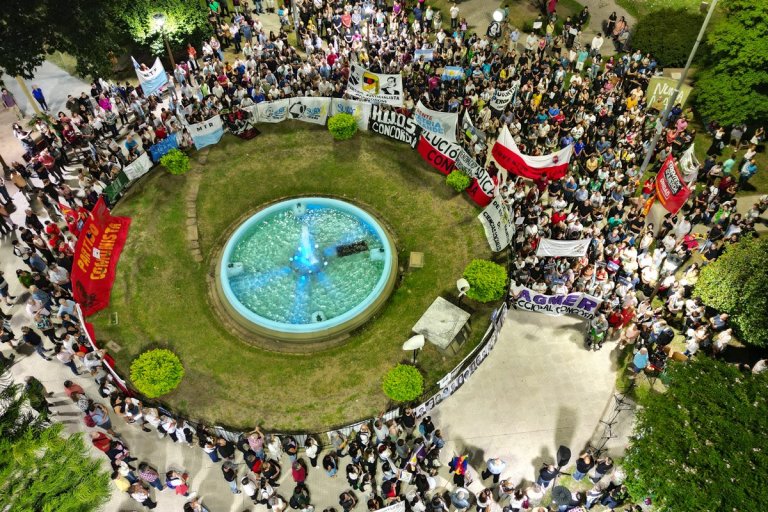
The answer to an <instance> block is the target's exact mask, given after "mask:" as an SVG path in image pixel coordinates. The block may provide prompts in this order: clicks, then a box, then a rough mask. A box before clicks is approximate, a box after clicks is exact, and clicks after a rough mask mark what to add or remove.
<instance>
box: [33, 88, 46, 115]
mask: <svg viewBox="0 0 768 512" xmlns="http://www.w3.org/2000/svg"><path fill="white" fill-rule="evenodd" d="M32 96H33V97H34V98H35V100H37V102H38V103H39V104H40V108H42V109H43V111H45V112H48V111H49V110H50V109H49V108H48V103H47V102H46V101H45V95H44V94H43V90H42V89H41V88H40V86H39V85H33V86H32Z"/></svg>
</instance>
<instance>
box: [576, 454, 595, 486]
mask: <svg viewBox="0 0 768 512" xmlns="http://www.w3.org/2000/svg"><path fill="white" fill-rule="evenodd" d="M594 465H595V462H594V461H593V460H592V455H591V454H590V453H589V452H582V453H581V455H579V458H578V459H576V469H575V470H574V472H573V475H572V476H573V479H574V480H576V481H577V482H578V481H580V480H581V479H582V478H584V476H585V475H586V474H587V473H589V471H590V470H591V469H592V467H593V466H594Z"/></svg>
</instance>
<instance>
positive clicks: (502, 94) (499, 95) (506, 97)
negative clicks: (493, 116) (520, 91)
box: [490, 89, 515, 112]
mask: <svg viewBox="0 0 768 512" xmlns="http://www.w3.org/2000/svg"><path fill="white" fill-rule="evenodd" d="M514 96H515V89H507V90H506V91H499V90H496V92H495V93H494V94H493V98H491V102H490V106H491V108H492V109H494V110H496V111H497V112H503V111H504V109H505V108H507V105H509V103H510V102H511V101H512V98H513V97H514Z"/></svg>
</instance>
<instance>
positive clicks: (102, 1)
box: [0, 0, 124, 78]
mask: <svg viewBox="0 0 768 512" xmlns="http://www.w3.org/2000/svg"><path fill="white" fill-rule="evenodd" d="M112 4H113V2H110V0H68V1H66V2H60V1H56V0H5V1H4V2H3V8H2V9H0V33H2V34H3V37H0V68H1V69H0V73H2V72H3V71H4V72H5V73H8V74H9V75H20V76H22V77H24V78H32V77H33V74H34V70H35V69H36V68H37V67H39V66H40V65H41V64H42V63H43V61H44V60H45V58H46V55H47V54H50V53H53V52H55V51H61V52H66V53H68V54H70V55H72V56H73V57H75V58H76V59H77V72H78V73H79V74H80V75H82V76H88V75H91V76H104V75H106V74H107V73H109V71H110V70H111V62H110V56H111V55H110V54H111V52H114V51H117V50H118V49H119V46H120V41H121V39H120V37H121V34H123V33H124V32H123V31H121V30H120V29H119V27H118V26H116V24H115V23H114V21H113V20H114V16H112V15H111V10H112Z"/></svg>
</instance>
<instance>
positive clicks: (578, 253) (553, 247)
mask: <svg viewBox="0 0 768 512" xmlns="http://www.w3.org/2000/svg"><path fill="white" fill-rule="evenodd" d="M590 243H592V239H591V238H585V239H583V240H552V239H550V238H542V239H541V240H540V241H539V247H538V248H537V249H536V256H555V257H558V256H575V257H579V258H580V257H582V256H584V255H585V254H587V249H589V244H590Z"/></svg>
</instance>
